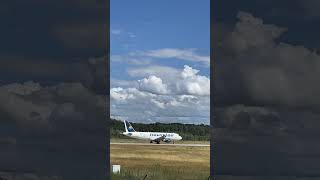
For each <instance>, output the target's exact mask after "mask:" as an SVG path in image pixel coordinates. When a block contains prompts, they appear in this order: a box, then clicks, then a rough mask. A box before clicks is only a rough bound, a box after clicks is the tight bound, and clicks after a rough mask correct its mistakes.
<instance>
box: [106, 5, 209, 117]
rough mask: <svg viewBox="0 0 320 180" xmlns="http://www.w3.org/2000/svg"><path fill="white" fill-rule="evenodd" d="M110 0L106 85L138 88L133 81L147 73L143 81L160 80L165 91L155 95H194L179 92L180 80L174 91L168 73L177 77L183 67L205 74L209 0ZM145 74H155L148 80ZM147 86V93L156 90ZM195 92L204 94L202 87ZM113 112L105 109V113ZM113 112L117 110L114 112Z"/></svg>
mask: <svg viewBox="0 0 320 180" xmlns="http://www.w3.org/2000/svg"><path fill="white" fill-rule="evenodd" d="M110 3H111V6H110V7H111V8H110V10H111V13H110V30H111V34H110V37H111V49H110V51H111V88H119V87H121V88H138V89H139V87H141V84H139V83H138V85H137V81H139V80H140V83H141V80H142V79H144V78H147V80H149V81H147V80H146V81H145V82H146V83H151V85H152V83H155V82H160V83H161V82H162V83H163V85H164V88H162V90H163V91H161V92H165V93H164V94H161V96H169V95H173V94H174V95H177V94H179V93H180V94H179V95H195V94H192V93H191V94H190V93H185V94H183V93H182V90H181V89H182V88H181V87H182V86H183V87H184V86H185V85H181V87H180V91H179V93H178V92H177V91H175V90H173V89H170V88H171V87H170V86H172V87H173V85H172V81H173V79H174V78H172V76H179V75H178V74H179V73H182V71H183V70H186V71H187V70H190V72H196V73H195V74H194V75H195V78H198V77H196V76H199V77H200V79H201V77H209V74H210V71H209V52H210V11H209V8H210V6H209V0H201V1H197V0H183V1H182V0H170V1H169V0H164V1H150V0H139V1H129V0H126V1H125V0H111V2H110ZM186 66H187V69H186ZM189 67H190V68H191V69H190V68H189ZM188 68H189V69H188ZM147 71H148V72H147ZM150 76H155V78H153V79H152V78H151V79H149V78H150ZM169 76H171V77H169ZM157 78H158V79H157ZM175 80H176V81H177V79H175ZM179 80H181V81H182V79H179ZM205 80H207V79H205ZM151 81H152V82H151ZM170 81H171V84H170ZM190 81H191V80H190ZM201 83H203V82H202V81H201ZM149 85H150V84H148V85H147V86H148V87H147V86H145V88H146V89H148V91H147V92H148V93H153V94H157V93H159V92H160V91H159V89H158V90H156V91H152V90H150V88H151V89H152V87H150V86H149ZM153 85H154V84H153ZM165 88H167V90H164V89H165ZM178 89H179V88H178ZM200 89H202V88H200ZM153 90H155V89H153ZM198 90H199V87H198ZM139 91H144V90H141V88H140V89H139ZM169 91H170V92H169ZM190 91H192V92H195V91H194V90H190ZM199 92H200V91H199ZM201 93H202V95H203V94H205V93H203V92H202V90H201V92H200V94H201ZM112 103H113V101H112V100H111V104H112ZM167 103H168V102H167ZM114 104H116V103H114ZM115 106H116V105H115ZM113 110H114V112H113ZM117 110H119V107H118V108H117ZM115 111H116V110H115V109H113V108H111V114H112V113H115ZM157 115H158V116H159V114H157ZM172 115H173V116H175V115H174V114H172ZM117 116H123V114H119V112H117ZM128 116H130V117H131V115H130V114H127V117H128ZM132 116H133V115H132ZM180 116H181V114H180V115H179V117H180ZM133 120H134V119H133ZM152 121H153V120H152Z"/></svg>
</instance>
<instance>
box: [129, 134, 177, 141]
mask: <svg viewBox="0 0 320 180" xmlns="http://www.w3.org/2000/svg"><path fill="white" fill-rule="evenodd" d="M123 135H125V136H128V137H132V138H136V139H143V140H150V141H153V140H155V139H158V138H160V137H164V139H168V140H173V141H179V140H181V139H182V137H181V136H180V135H179V134H177V133H167V132H123Z"/></svg>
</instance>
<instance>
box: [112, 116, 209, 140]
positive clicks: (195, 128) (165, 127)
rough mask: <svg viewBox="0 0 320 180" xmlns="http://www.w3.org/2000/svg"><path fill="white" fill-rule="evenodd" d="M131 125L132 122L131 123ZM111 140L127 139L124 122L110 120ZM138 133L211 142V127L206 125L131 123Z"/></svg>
mask: <svg viewBox="0 0 320 180" xmlns="http://www.w3.org/2000/svg"><path fill="white" fill-rule="evenodd" d="M130 123H131V122H130ZM110 125H111V128H110V136H111V138H126V137H124V136H123V135H122V134H121V133H122V132H124V131H125V130H124V125H123V121H119V120H115V119H110ZM131 125H132V126H133V128H134V129H135V130H136V131H144V132H174V133H178V134H180V135H181V136H182V137H183V140H192V141H209V139H210V126H209V125H205V124H199V125H196V124H181V123H159V122H156V123H153V124H143V123H131Z"/></svg>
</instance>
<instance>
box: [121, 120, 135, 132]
mask: <svg viewBox="0 0 320 180" xmlns="http://www.w3.org/2000/svg"><path fill="white" fill-rule="evenodd" d="M123 122H124V128H125V130H126V132H136V131H135V130H134V129H133V127H132V125H131V124H130V123H129V122H128V121H126V120H124V121H123Z"/></svg>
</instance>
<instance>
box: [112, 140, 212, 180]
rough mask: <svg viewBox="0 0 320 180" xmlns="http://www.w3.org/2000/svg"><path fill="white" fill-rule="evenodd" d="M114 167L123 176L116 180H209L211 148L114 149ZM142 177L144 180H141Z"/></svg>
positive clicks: (117, 177) (115, 145)
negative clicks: (119, 166)
mask: <svg viewBox="0 0 320 180" xmlns="http://www.w3.org/2000/svg"><path fill="white" fill-rule="evenodd" d="M110 158H111V165H112V164H120V165H121V174H120V175H117V176H112V179H142V178H143V177H144V175H145V174H147V175H148V177H147V178H146V180H148V179H153V180H162V179H165V180H171V179H182V180H183V179H190V180H191V179H194V180H195V179H207V178H208V176H209V175H210V147H185V146H156V145H155V146H142V145H117V144H111V145H110ZM141 177H142V178H141Z"/></svg>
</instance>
